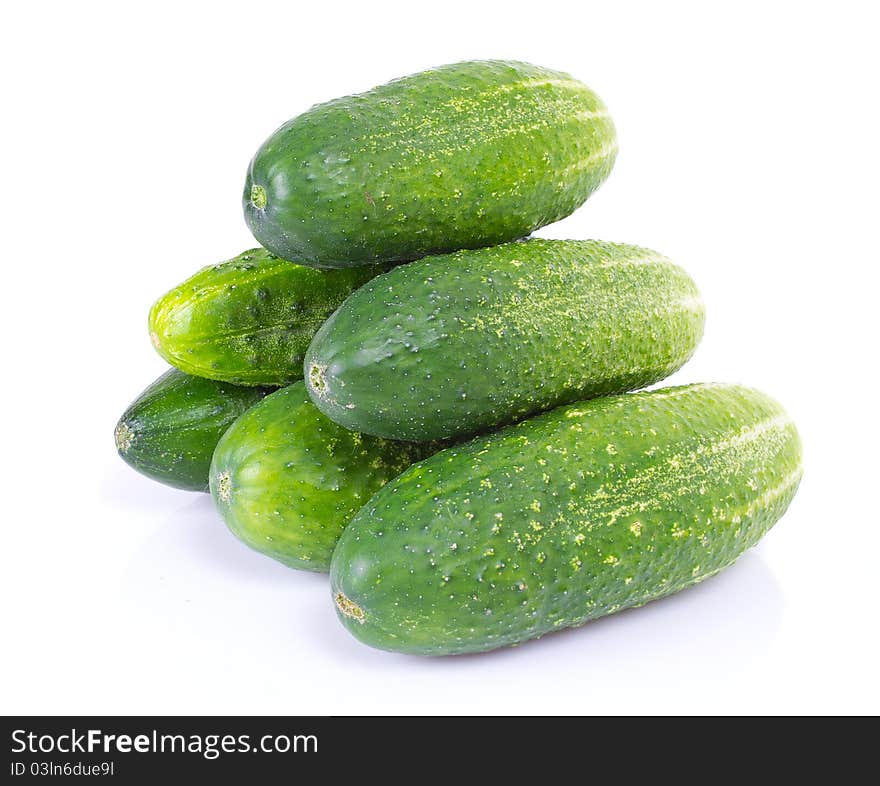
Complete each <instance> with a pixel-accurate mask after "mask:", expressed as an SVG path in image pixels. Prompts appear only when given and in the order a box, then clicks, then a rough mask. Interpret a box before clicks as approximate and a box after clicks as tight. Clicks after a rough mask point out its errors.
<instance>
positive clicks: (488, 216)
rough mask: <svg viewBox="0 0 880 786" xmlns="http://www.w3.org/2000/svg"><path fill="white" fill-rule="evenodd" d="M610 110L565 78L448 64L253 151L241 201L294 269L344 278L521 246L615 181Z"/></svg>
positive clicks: (291, 126)
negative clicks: (348, 271) (348, 270)
mask: <svg viewBox="0 0 880 786" xmlns="http://www.w3.org/2000/svg"><path fill="white" fill-rule="evenodd" d="M616 153H617V138H616V134H615V130H614V125H613V123H612V122H611V118H610V117H609V115H608V110H607V109H606V108H605V105H604V104H603V103H602V101H601V99H600V98H599V97H598V96H597V95H596V94H595V93H594V92H593V91H592V90H590V89H589V88H588V87H587V86H586V85H584V84H583V83H581V82H578V81H577V80H576V79H573V78H572V77H571V76H569V75H568V74H564V73H560V72H559V71H552V70H550V69H547V68H541V67H540V66H535V65H529V64H528V63H519V62H506V61H499V60H494V61H474V62H465V63H455V64H452V65H446V66H442V67H440V68H434V69H431V70H428V71H423V72H421V73H418V74H413V75H411V76H407V77H404V78H403V79H396V80H394V81H393V82H389V83H388V84H386V85H383V86H381V87H377V88H375V89H373V90H370V91H368V92H366V93H362V94H360V95H353V96H347V97H345V98H339V99H337V100H335V101H330V102H328V103H325V104H320V105H318V106H315V107H313V108H312V109H310V110H309V111H308V112H305V113H304V114H302V115H300V116H298V117H295V118H294V119H293V120H291V121H289V122H288V123H285V124H284V125H283V126H281V128H279V129H278V130H277V131H276V132H275V133H274V134H272V136H270V137H269V139H267V140H266V141H265V142H264V143H263V145H262V147H261V148H260V149H259V150H258V151H257V153H256V155H255V156H254V159H253V161H251V164H250V168H249V170H248V174H247V180H246V182H245V186H244V194H243V203H244V211H245V218H246V220H247V223H248V226H249V227H250V228H251V231H252V232H253V233H254V237H256V238H257V240H258V241H259V242H260V243H261V244H262V245H264V246H265V247H266V248H268V249H269V250H271V251H273V252H275V253H276V254H278V255H279V256H281V257H285V258H288V259H292V258H301V259H302V260H303V261H304V263H305V264H311V265H315V266H316V267H348V266H352V265H362V264H365V263H369V262H376V261H386V260H398V261H399V260H410V259H416V258H418V257H421V256H424V255H425V254H432V253H441V252H445V251H454V250H456V249H460V248H477V247H480V246H488V245H493V244H496V243H502V242H505V241H508V240H515V239H516V238H519V237H523V236H525V235H527V234H529V232H531V231H532V230H534V229H537V228H538V227H540V226H543V225H545V224H549V223H551V222H553V221H556V220H558V219H560V218H563V217H564V216H567V215H568V214H569V213H571V212H573V211H574V210H575V209H576V208H577V207H578V206H579V205H581V204H582V203H583V202H584V201H585V200H586V199H587V197H589V196H590V194H591V193H592V192H593V191H595V190H596V189H597V188H598V187H599V185H600V184H601V183H602V182H603V181H604V180H605V178H606V177H607V176H608V174H609V173H610V172H611V168H612V166H613V164H614V158H615V155H616Z"/></svg>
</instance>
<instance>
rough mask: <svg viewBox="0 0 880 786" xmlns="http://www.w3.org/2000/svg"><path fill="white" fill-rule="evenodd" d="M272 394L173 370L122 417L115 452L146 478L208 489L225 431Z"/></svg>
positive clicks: (177, 485)
mask: <svg viewBox="0 0 880 786" xmlns="http://www.w3.org/2000/svg"><path fill="white" fill-rule="evenodd" d="M269 390H270V389H269V388H257V387H249V388H244V387H238V386H236V385H228V384H226V383H223V382H215V381H214V380H210V379H201V378H199V377H192V376H189V375H188V374H184V373H183V372H182V371H178V370H177V369H169V370H168V371H167V372H165V373H164V374H163V375H162V376H161V377H159V378H158V379H157V380H156V381H155V382H153V384H152V385H150V386H149V387H148V388H147V389H146V390H144V392H143V393H141V394H140V396H138V397H137V398H136V399H135V400H134V402H132V404H131V405H130V406H129V407H128V409H126V410H125V412H124V413H123V415H122V417H121V418H120V419H119V422H118V423H117V424H116V430H115V437H116V449H117V451H118V452H119V455H120V456H121V457H122V459H123V461H125V462H126V464H128V465H129V466H131V467H133V468H134V469H136V470H137V471H138V472H140V473H141V474H142V475H146V476H147V477H148V478H152V479H153V480H158V481H159V482H160V483H164V484H165V485H166V486H173V487H174V488H178V489H186V490H188V491H207V490H208V469H209V467H210V466H211V456H212V455H213V453H214V448H215V447H216V446H217V442H218V441H219V439H220V437H221V436H222V435H223V432H224V431H226V429H227V428H228V427H229V426H230V425H231V424H232V422H233V421H234V420H235V419H236V418H237V417H238V416H239V415H241V414H242V413H244V412H245V411H246V410H248V409H249V408H250V407H252V406H253V405H254V404H256V403H257V402H258V401H259V400H260V399H261V398H263V396H265V395H266V394H267V393H268V392H269Z"/></svg>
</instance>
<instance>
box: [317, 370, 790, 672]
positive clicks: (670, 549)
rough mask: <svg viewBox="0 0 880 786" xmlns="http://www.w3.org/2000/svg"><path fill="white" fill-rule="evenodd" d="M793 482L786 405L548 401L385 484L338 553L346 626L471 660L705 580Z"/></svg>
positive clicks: (688, 399) (735, 552)
mask: <svg viewBox="0 0 880 786" xmlns="http://www.w3.org/2000/svg"><path fill="white" fill-rule="evenodd" d="M801 473H802V468H801V444H800V439H799V437H798V434H797V431H796V430H795V427H794V425H793V423H792V422H791V420H790V419H789V418H788V417H787V416H786V414H785V412H784V411H783V409H782V407H780V405H779V404H777V403H776V402H775V401H773V400H772V399H770V398H768V397H767V396H765V395H764V394H762V393H759V392H758V391H755V390H750V389H748V388H743V387H739V386H735V385H688V386H684V387H678V388H667V389H665V390H659V391H655V392H645V393H632V394H628V395H623V396H612V397H608V398H601V399H596V400H593V401H589V402H582V403H577V404H572V405H569V406H566V407H562V408H559V409H555V410H553V411H551V412H548V413H545V414H543V415H540V416H538V417H536V418H534V419H532V420H527V421H524V422H522V423H519V424H516V425H514V426H511V427H508V428H506V429H503V430H500V431H498V432H496V433H493V434H490V435H487V436H483V437H479V438H477V439H475V440H473V441H471V442H469V443H467V444H465V445H463V446H458V447H452V448H449V449H447V450H443V451H441V452H439V453H437V454H435V455H434V456H432V457H430V458H428V459H426V460H425V461H422V462H420V463H418V464H415V465H414V466H412V467H411V468H410V469H409V470H407V471H406V472H404V473H403V474H402V475H401V476H400V477H398V478H397V479H395V480H393V481H391V482H390V483H388V484H387V485H386V486H385V487H384V488H383V489H381V490H380V491H379V492H378V493H377V494H376V495H375V496H374V497H373V498H372V499H371V500H370V501H369V502H368V503H367V505H366V506H365V507H364V508H363V509H362V510H361V511H360V512H359V513H358V514H357V515H356V516H355V517H354V519H353V520H352V521H351V523H350V524H349V526H348V527H347V528H346V529H345V531H344V532H343V534H342V537H341V539H340V541H339V544H338V546H337V547H336V551H335V553H334V554H333V562H332V566H331V585H332V592H333V597H334V599H335V603H336V608H337V612H338V615H339V618H340V619H341V620H342V622H343V623H344V625H345V626H346V627H347V628H348V630H349V631H351V632H352V633H353V634H354V635H355V636H356V637H357V638H358V639H360V640H361V641H363V642H365V643H367V644H370V645H372V646H374V647H379V648H381V649H388V650H397V651H401V652H408V653H416V654H420V655H447V654H455V653H465V652H480V651H483V650H490V649H494V648H496V647H503V646H506V645H511V644H516V643H518V642H522V641H525V640H527V639H531V638H534V637H537V636H541V635H542V634H544V633H548V632H550V631H554V630H558V629H560V628H565V627H568V626H574V625H580V624H582V623H584V622H587V621H588V620H592V619H595V618H596V617H601V616H603V615H605V614H611V613H613V612H616V611H619V610H620V609H625V608H627V607H630V606H639V605H641V604H644V603H647V602H648V601H651V600H655V599H657V598H661V597H663V596H665V595H669V594H671V593H673V592H677V591H679V590H681V589H684V588H685V587H687V586H689V585H691V584H695V583H696V582H699V581H702V580H703V579H705V578H707V577H709V576H711V575H713V574H714V573H717V572H718V571H720V570H721V569H723V568H724V567H726V566H727V565H730V564H731V563H732V562H733V561H734V560H735V559H736V558H737V557H739V555H740V554H742V553H743V552H744V551H745V550H746V549H748V548H750V547H751V546H754V545H755V543H757V541H758V540H759V539H760V538H761V536H763V535H764V534H765V533H766V532H767V530H769V529H770V527H771V526H772V525H773V524H774V523H775V522H776V521H777V520H778V519H779V518H780V516H782V514H783V513H784V512H785V510H786V508H787V507H788V504H789V502H790V501H791V499H792V498H793V496H794V494H795V490H796V489H797V485H798V482H799V480H800V477H801Z"/></svg>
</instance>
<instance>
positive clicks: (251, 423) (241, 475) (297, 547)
mask: <svg viewBox="0 0 880 786" xmlns="http://www.w3.org/2000/svg"><path fill="white" fill-rule="evenodd" d="M436 449H437V447H436V446H430V445H413V444H411V443H406V442H389V441H387V440H384V439H379V438H376V437H368V436H362V435H360V434H355V433H354V432H351V431H347V430H346V429H344V428H341V427H340V426H337V425H336V424H335V423H333V422H332V421H331V420H328V419H327V418H326V417H324V415H322V414H321V413H320V412H319V411H318V409H317V408H316V407H315V405H314V404H312V402H311V401H309V397H308V395H307V394H306V391H305V386H304V385H303V383H302V382H297V383H296V384H293V385H290V386H289V387H286V388H283V389H281V390H279V391H277V392H275V393H273V394H272V395H270V396H267V397H266V398H265V399H263V401H261V402H260V403H259V404H257V405H256V406H255V407H254V408H253V409H251V410H249V411H248V412H247V413H245V414H244V415H242V416H241V417H240V418H239V419H238V420H237V421H236V422H235V423H234V424H233V426H232V427H231V428H230V429H229V430H228V431H227V432H226V434H224V436H223V438H222V439H221V440H220V443H219V444H218V445H217V449H216V451H215V452H214V460H213V463H212V465H211V475H210V477H211V494H212V496H213V497H214V502H215V503H216V505H217V509H218V510H219V511H220V513H221V515H222V516H223V519H224V521H225V522H226V524H227V526H228V527H229V529H230V530H231V531H232V532H233V534H234V535H235V536H236V537H238V538H239V539H240V540H242V541H243V542H244V543H246V544H247V545H248V546H250V547H251V548H253V549H256V550H257V551H259V552H261V553H263V554H266V555H268V556H270V557H274V558H275V559H277V560H279V561H280V562H283V563H284V564H285V565H288V566H290V567H292V568H304V569H305V570H314V571H325V572H326V571H328V570H329V569H330V556H331V554H332V553H333V548H334V546H335V545H336V541H337V540H338V539H339V535H340V533H341V532H342V529H343V528H344V527H345V525H346V524H347V523H348V521H349V520H350V519H351V517H352V516H354V514H355V513H357V511H358V509H359V508H360V507H361V506H362V505H364V503H366V502H367V500H368V499H369V498H370V496H371V495H372V494H373V492H375V491H377V490H378V489H379V487H380V486H382V485H383V484H384V483H385V482H386V481H388V480H390V479H391V478H393V477H395V476H396V475H399V474H400V473H401V472H403V470H404V469H406V468H407V467H408V466H409V465H410V464H412V463H413V462H414V461H416V460H418V459H420V458H424V457H425V456H428V455H430V453H432V452H434V451H436Z"/></svg>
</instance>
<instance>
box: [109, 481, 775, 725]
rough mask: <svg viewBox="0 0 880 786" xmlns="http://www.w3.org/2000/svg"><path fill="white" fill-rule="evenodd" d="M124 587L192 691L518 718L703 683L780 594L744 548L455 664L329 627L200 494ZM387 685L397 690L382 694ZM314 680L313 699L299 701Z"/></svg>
mask: <svg viewBox="0 0 880 786" xmlns="http://www.w3.org/2000/svg"><path fill="white" fill-rule="evenodd" d="M120 590H121V593H122V595H123V598H124V602H125V604H126V606H128V607H129V608H131V609H132V610H133V611H135V612H136V618H137V627H138V630H139V632H140V634H142V635H141V636H138V637H137V639H138V645H137V646H139V647H142V646H150V645H149V643H147V642H149V641H157V642H158V641H165V642H167V641H169V640H171V641H176V642H178V646H176V647H174V648H173V649H172V650H170V651H169V649H168V648H167V646H165V647H157V650H156V652H155V653H154V654H153V656H154V657H155V658H156V660H157V662H159V663H161V664H164V665H162V666H159V668H176V669H187V668H191V669H192V680H193V684H192V690H193V691H194V692H195V693H200V692H201V691H202V690H207V687H208V684H209V682H210V681H211V680H212V679H213V680H222V679H223V677H222V674H223V673H224V672H227V671H230V670H232V671H236V672H239V671H241V670H246V671H247V672H248V677H247V680H246V681H245V683H246V685H247V690H248V692H249V693H248V696H249V698H250V699H251V700H252V701H253V705H254V706H255V707H261V708H263V711H267V710H271V711H277V712H305V711H309V709H310V707H311V708H313V709H315V710H317V709H320V710H321V711H323V712H345V711H346V710H345V708H346V707H347V706H355V705H357V706H365V704H364V703H365V702H367V703H369V704H370V705H371V706H373V707H374V709H375V711H376V712H382V711H395V710H401V711H402V710H408V711H417V710H418V707H419V704H420V697H424V700H425V701H426V702H429V704H430V706H431V707H432V708H434V711H438V712H443V711H448V712H455V711H481V710H482V711H499V712H505V711H506V712H515V711H516V702H517V698H516V697H517V694H519V693H521V692H526V693H538V694H540V695H541V696H543V697H544V698H545V699H547V700H552V701H554V703H557V704H558V703H559V702H564V703H565V705H566V706H568V707H569V711H572V712H578V711H580V712H590V711H594V710H595V711H609V707H608V700H609V696H608V693H609V686H610V685H613V684H614V683H615V682H619V681H621V680H624V681H626V683H627V684H628V685H630V688H629V690H628V692H629V694H633V692H634V691H635V692H636V693H637V690H636V688H637V687H638V684H639V683H640V682H641V681H645V682H646V685H645V689H646V690H648V691H649V692H650V693H652V694H653V695H654V696H655V697H661V699H662V696H663V695H664V694H665V692H667V691H669V692H674V691H675V690H676V685H678V684H680V683H682V682H686V683H687V684H689V685H691V686H693V685H694V684H695V683H700V682H705V684H706V686H707V690H709V691H711V690H712V687H711V686H713V685H715V684H718V683H721V684H724V683H726V682H729V681H731V680H733V681H736V680H737V678H738V676H739V677H741V676H742V674H743V670H744V669H747V668H748V666H749V664H750V663H751V662H752V661H754V660H755V659H756V658H760V657H761V656H763V655H764V654H765V653H766V652H767V650H768V649H769V648H770V647H771V646H772V643H773V640H774V637H775V635H776V632H777V629H778V627H779V625H780V621H781V619H782V612H783V596H782V593H781V591H780V588H779V586H778V584H777V582H776V580H775V578H774V576H773V574H772V572H771V571H770V570H769V568H768V567H767V565H766V563H765V562H764V561H763V560H762V559H761V557H760V556H759V554H758V553H756V552H755V551H754V550H753V551H752V552H750V553H748V554H746V555H745V556H743V557H742V559H740V561H739V562H738V563H737V564H735V565H733V566H732V567H731V568H729V569H728V570H726V571H724V572H722V573H721V574H719V575H718V576H716V577H714V578H712V579H709V580H707V581H705V582H703V583H702V584H699V585H697V586H695V587H692V588H690V589H688V590H685V591H684V592H682V593H679V594H678V595H674V596H672V597H670V598H666V599H664V600H661V601H656V602H654V603H651V604H648V605H647V606H644V607H642V608H640V609H633V610H629V611H624V612H621V613H619V614H616V615H614V616H611V617H607V618H604V619H601V620H597V621H595V622H592V623H589V624H587V625H585V626H583V627H581V628H579V629H574V630H564V631H560V632H558V633H554V634H552V635H548V636H546V637H544V638H543V639H539V640H536V641H531V642H527V643H525V644H523V645H521V646H519V647H515V648H508V649H505V650H498V651H495V652H492V653H486V654H482V655H471V656H460V657H454V658H419V657H414V656H406V655H400V654H394V653H386V652H380V651H377V650H372V649H370V648H368V647H366V646H364V645H362V644H360V643H359V642H357V641H356V640H355V639H353V638H352V637H351V636H350V635H349V634H348V633H347V632H346V631H345V630H344V629H343V628H342V626H341V625H340V624H339V623H338V622H337V620H336V618H335V614H334V611H333V607H332V603H331V600H330V593H329V591H328V587H327V577H326V576H325V575H322V574H313V573H305V572H301V571H294V570H290V569H288V568H286V567H285V566H283V565H281V564H280V563H277V562H275V561H274V560H271V559H268V558H266V557H264V556H263V555H261V554H257V553H256V552H253V551H251V550H250V549H248V548H247V547H245V546H243V545H242V544H240V543H239V542H238V541H237V540H236V539H235V538H234V537H233V536H232V535H231V534H230V533H229V532H228V531H227V530H226V527H225V526H224V524H223V522H222V521H221V520H220V518H219V516H218V514H217V513H216V512H215V511H214V509H213V505H212V502H211V500H210V498H209V497H199V498H197V499H194V500H193V501H192V502H191V503H190V504H187V505H184V506H181V507H179V508H178V509H177V510H176V511H175V513H174V514H173V515H170V516H168V517H167V519H166V520H165V521H164V523H163V524H162V525H161V526H160V527H159V528H158V529H157V530H155V531H154V532H153V533H152V534H151V535H150V536H149V537H148V538H147V539H146V540H144V542H143V543H142V544H141V546H140V548H138V549H137V550H136V551H135V553H134V554H133V556H132V559H131V561H130V563H129V564H128V566H127V569H126V570H125V572H124V576H123V579H122V586H121V588H120ZM143 634H147V635H146V636H145V637H144V636H143ZM120 655H123V653H120ZM661 674H662V675H663V679H662V682H661V683H659V684H658V682H657V679H658V675H661ZM389 680H393V681H394V682H395V684H396V685H397V686H398V687H397V689H396V690H395V691H394V692H393V694H389V693H388V692H387V691H386V690H385V689H384V688H383V686H385V685H387V683H388V681H389ZM203 681H205V682H203ZM649 681H650V683H651V684H647V683H648V682H649ZM316 683H317V684H320V685H321V686H322V688H323V690H319V691H317V693H318V695H321V696H322V699H323V701H322V703H321V704H320V706H319V705H317V704H315V705H312V704H308V705H304V704H303V697H304V695H306V694H309V695H314V694H315V687H316ZM438 685H442V686H443V687H442V690H441V691H439V694H438ZM513 686H515V687H513ZM633 686H635V687H633ZM512 691H513V692H512ZM389 696H391V697H393V698H392V699H391V700H390V701H389ZM594 700H595V701H598V702H599V704H598V705H594V703H593V702H594ZM237 701H238V702H241V701H242V696H241V695H239V696H238V699H237ZM438 702H439V704H438ZM245 705H247V700H245ZM218 706H219V705H218ZM658 709H662V705H661V707H658Z"/></svg>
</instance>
